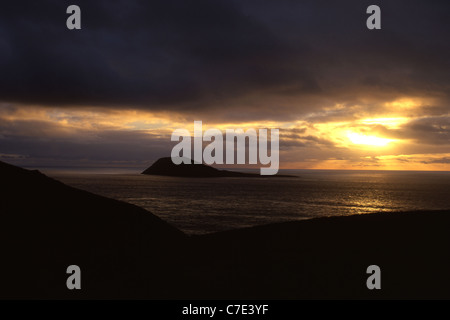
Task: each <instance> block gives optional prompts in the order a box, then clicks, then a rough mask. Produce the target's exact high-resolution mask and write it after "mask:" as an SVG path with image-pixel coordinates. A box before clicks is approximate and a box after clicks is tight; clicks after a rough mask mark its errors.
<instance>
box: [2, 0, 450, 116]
mask: <svg viewBox="0 0 450 320" xmlns="http://www.w3.org/2000/svg"><path fill="white" fill-rule="evenodd" d="M69 4H77V5H79V6H80V7H81V10H82V30H77V31H69V30H67V29H66V27H65V23H66V18H67V17H68V15H67V14H66V13H65V10H66V8H67V6H68V5H69ZM370 4H372V3H371V2H368V1H356V0H354V1H290V0H277V1H251V0H240V1H225V0H223V1H221V0H214V1H211V0H198V1H193V2H191V1H182V0H158V1H156V0H152V1H138V0H134V1H133V0H132V1H75V2H73V1H70V2H69V1H20V0H18V1H10V2H7V3H2V5H1V8H0V70H1V72H0V101H6V102H16V103H25V104H33V105H57V106H65V105H66V106H93V105H96V106H105V107H115V108H143V109H150V110H174V111H182V112H184V113H186V114H195V115H197V114H199V113H200V114H201V113H202V112H203V113H204V114H208V115H211V114H214V115H216V116H217V117H219V118H227V119H237V118H239V117H240V118H241V119H244V120H245V119H254V120H255V119H256V120H259V119H274V118H275V119H281V118H289V117H291V118H293V117H295V115H296V114H297V113H302V112H306V111H313V110H315V109H317V108H319V107H323V106H324V105H326V104H329V105H334V104H335V103H343V104H345V105H348V106H350V105H352V104H358V103H361V101H362V99H363V98H365V99H367V98H368V97H369V98H373V99H380V100H381V99H384V98H386V97H388V98H395V97H397V96H402V95H419V96H420V95H426V94H433V95H436V94H437V95H439V96H440V97H441V99H443V100H448V88H449V85H450V80H449V77H448V70H449V67H450V63H449V61H450V58H449V57H450V54H449V53H450V50H449V47H450V45H449V42H448V35H449V22H448V15H449V11H450V6H448V3H447V2H446V1H419V0H416V1H395V3H394V1H378V2H377V4H378V5H379V6H380V7H381V8H382V30H377V31H369V30H367V28H366V27H365V20H366V18H367V14H366V13H365V10H366V8H367V6H369V5H370ZM444 105H445V108H447V110H448V107H447V106H448V104H444ZM211 108H217V110H216V111H214V112H210V111H211ZM274 109H275V110H276V111H274ZM236 110H239V113H236V112H235V111H236Z"/></svg>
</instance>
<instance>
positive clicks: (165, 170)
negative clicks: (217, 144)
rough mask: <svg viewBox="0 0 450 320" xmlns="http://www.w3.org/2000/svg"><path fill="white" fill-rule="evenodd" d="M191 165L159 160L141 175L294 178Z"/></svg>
mask: <svg viewBox="0 0 450 320" xmlns="http://www.w3.org/2000/svg"><path fill="white" fill-rule="evenodd" d="M190 161H191V164H185V163H181V164H179V165H176V164H174V163H173V162H172V159H171V158H170V157H165V158H160V159H158V160H156V161H155V163H153V164H152V165H151V166H150V167H149V168H147V169H146V170H144V171H143V172H142V174H149V175H158V176H172V177H198V178H213V177H248V178H261V177H263V178H267V177H294V176H288V175H278V174H277V175H271V176H262V175H259V174H253V173H244V172H235V171H228V170H219V169H216V168H213V167H211V166H207V165H205V164H201V163H194V161H193V160H190Z"/></svg>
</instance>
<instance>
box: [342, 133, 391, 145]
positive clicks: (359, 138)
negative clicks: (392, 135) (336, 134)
mask: <svg viewBox="0 0 450 320" xmlns="http://www.w3.org/2000/svg"><path fill="white" fill-rule="evenodd" d="M347 137H348V138H349V139H350V141H351V142H352V143H353V144H363V145H368V146H376V147H384V146H386V145H388V144H389V142H391V141H393V140H392V139H386V138H379V137H375V136H367V135H364V134H361V133H356V132H349V133H348V134H347Z"/></svg>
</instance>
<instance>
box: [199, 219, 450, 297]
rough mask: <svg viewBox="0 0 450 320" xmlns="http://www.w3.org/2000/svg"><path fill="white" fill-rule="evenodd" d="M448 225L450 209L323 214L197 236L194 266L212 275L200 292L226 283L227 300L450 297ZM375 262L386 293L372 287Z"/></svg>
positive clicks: (220, 295)
mask: <svg viewBox="0 0 450 320" xmlns="http://www.w3.org/2000/svg"><path fill="white" fill-rule="evenodd" d="M449 227H450V212H448V211H435V212H432V211H430V212H410V213H379V214H369V215H359V216H350V217H335V218H318V219H312V220H306V221H299V222H289V223H282V224H273V225H267V226H261V227H254V228H249V229H240V230H234V231H227V232H222V233H215V234H210V235H204V236H199V237H196V238H195V239H194V241H195V242H196V245H197V246H198V247H199V248H198V249H197V250H198V252H199V256H198V260H195V263H194V264H193V265H194V267H193V269H194V270H195V271H197V272H198V274H199V276H200V275H202V277H203V278H205V277H209V279H208V280H207V281H205V282H204V284H205V287H203V288H197V292H209V291H214V288H215V287H221V288H222V291H221V292H218V293H217V294H218V297H222V298H267V297H270V298H285V299H295V298H300V299H301V298H305V299H309V298H318V299H323V298H339V299H341V298H352V299H359V298H364V299H369V298H383V299H385V298H399V299H408V298H419V299H420V298H447V299H448V298H450V272H449V270H450V232H449ZM202 252H210V253H211V254H209V255H204V254H202ZM202 259H204V261H205V262H204V263H202V262H201V261H202ZM373 264H374V265H378V266H379V267H380V268H381V284H382V289H381V290H368V289H367V287H366V279H367V277H368V276H369V275H367V274H366V269H367V267H368V266H369V265H373ZM198 265H202V266H203V265H207V266H208V267H207V268H202V269H198V268H197V266H198ZM218 272H219V273H221V277H220V278H218V277H216V274H217V273H218ZM201 297H205V296H204V295H201Z"/></svg>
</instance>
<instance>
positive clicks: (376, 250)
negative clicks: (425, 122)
mask: <svg viewBox="0 0 450 320" xmlns="http://www.w3.org/2000/svg"><path fill="white" fill-rule="evenodd" d="M0 177H1V178H2V180H1V182H2V185H3V188H2V193H1V195H2V198H1V211H0V219H1V223H0V228H1V229H0V246H1V247H0V249H1V251H0V252H1V257H2V258H1V262H0V272H1V273H0V275H1V276H0V277H1V285H0V298H2V299H409V298H411V299H424V298H427V299H448V298H450V290H449V289H448V288H449V287H450V275H449V272H448V270H450V255H449V249H450V232H448V229H449V226H450V212H449V211H423V212H403V213H375V214H367V215H355V216H347V217H330V218H316V219H310V220H304V221H296V222H286V223H277V224H270V225H264V226H258V227H252V228H244V229H236V230H231V231H225V232H218V233H212V234H206V235H199V236H187V235H185V234H184V233H183V232H181V231H179V230H178V229H176V228H175V227H173V226H171V225H170V224H168V223H166V222H165V221H163V220H161V219H160V218H158V217H157V216H155V215H153V214H152V213H150V212H148V211H146V210H144V209H142V208H139V207H137V206H135V205H131V204H127V203H125V202H122V201H117V200H113V199H108V198H105V197H102V196H98V195H95V194H92V193H89V192H86V191H82V190H79V189H76V188H73V187H70V186H67V185H65V184H63V183H61V182H59V181H56V180H54V179H52V178H49V177H47V176H45V175H44V174H42V173H40V172H39V171H35V170H26V169H22V168H19V167H16V166H13V165H9V164H6V163H3V162H0ZM70 265H77V266H79V267H80V269H81V290H69V289H67V287H66V280H67V277H68V276H69V275H68V274H67V273H66V269H67V267H68V266H70ZM370 265H378V266H379V267H380V269H381V290H376V289H375V290H369V289H368V288H367V287H366V280H367V278H368V276H369V275H368V274H367V273H366V270H367V267H368V266H370Z"/></svg>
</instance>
